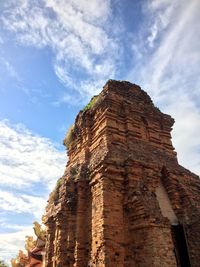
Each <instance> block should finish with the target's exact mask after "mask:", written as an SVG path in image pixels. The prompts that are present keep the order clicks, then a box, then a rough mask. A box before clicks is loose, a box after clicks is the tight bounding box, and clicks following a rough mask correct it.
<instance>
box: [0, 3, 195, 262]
mask: <svg viewBox="0 0 200 267" xmlns="http://www.w3.org/2000/svg"><path fill="white" fill-rule="evenodd" d="M199 9H200V2H199V1H198V0H192V1H187V0H178V1H171V0H140V1H138V0H137V1H136V0H125V1H120V0H113V1H111V0H110V1H109V0H93V1H90V2H89V1H87V0H76V1H75V0H68V1H67V0H18V1H15V0H6V1H3V0H2V1H0V26H1V27H0V93H1V97H0V258H2V259H5V260H8V259H9V258H10V257H12V256H14V255H15V254H16V253H17V251H18V249H19V248H23V241H24V238H25V235H27V234H29V233H30V232H31V228H32V222H33V221H35V220H40V217H41V215H42V213H43V211H44V207H45V205H46V200H47V197H48V194H49V192H50V190H51V189H52V188H53V187H54V185H55V182H56V180H57V179H58V178H59V177H60V176H61V175H62V173H63V170H64V166H65V164H66V160H67V157H66V152H65V149H64V147H63V146H62V140H63V137H64V135H65V132H66V130H67V128H68V127H69V126H70V125H71V124H72V123H73V121H74V118H75V116H76V114H77V113H78V111H79V110H80V109H82V108H83V107H84V105H85V104H86V103H87V102H88V101H89V99H90V98H91V96H93V95H94V94H97V93H98V92H100V91H101V88H102V86H103V85H104V84H105V83H106V81H107V80H108V79H119V80H129V81H131V82H133V83H136V84H139V85H140V86H141V87H142V88H143V89H144V90H146V91H147V92H148V93H149V95H150V96H151V97H152V99H153V101H154V103H155V104H156V105H157V106H158V107H159V108H160V109H161V110H162V111H163V112H166V113H168V114H170V115H172V116H173V117H174V118H175V120H176V123H175V125H174V129H173V133H172V135H173V144H174V146H175V148H176V151H177V152H178V159H179V162H180V163H181V164H182V165H183V166H185V167H187V168H189V169H190V170H192V171H194V172H196V173H197V174H200V160H199V159H200V157H199V156H200V155H199V154H200V135H199V127H200V98H199V94H200V73H199V72H200V51H199V47H200V38H199V36H200V27H199V23H200V17H199Z"/></svg>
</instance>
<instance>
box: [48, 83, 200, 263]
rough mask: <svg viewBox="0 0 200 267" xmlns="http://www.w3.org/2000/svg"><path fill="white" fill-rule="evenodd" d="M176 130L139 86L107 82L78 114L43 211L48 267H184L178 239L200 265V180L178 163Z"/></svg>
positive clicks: (192, 258) (193, 261)
mask: <svg viewBox="0 0 200 267" xmlns="http://www.w3.org/2000/svg"><path fill="white" fill-rule="evenodd" d="M173 123H174V120H173V119H172V118H171V117H170V116H169V115H166V114H163V113H162V112H161V111H160V110H159V109H158V108H156V107H155V106H154V105H153V103H152V101H151V99H150V97H149V96H148V95H147V94H146V93H145V92H144V91H143V90H142V89H141V88H140V87H139V86H137V85H134V84H131V83H129V82H119V81H112V80H110V81H108V82H107V83H106V85H105V86H104V88H103V91H102V92H101V93H100V95H99V96H98V98H97V100H96V102H95V104H94V105H93V106H92V107H90V108H89V109H88V110H85V111H81V112H80V113H79V114H78V116H77V118H76V121H75V127H74V130H73V138H72V140H71V143H70V144H69V149H68V157H69V161H68V163H67V167H66V170H65V173H64V176H63V177H64V182H63V183H62V185H61V186H60V188H59V192H58V195H59V197H58V200H57V201H54V202H53V203H52V201H51V202H49V204H48V206H47V210H46V215H45V220H46V226H47V242H46V262H45V265H46V266H47V267H72V266H73V267H151V266H152V267H161V266H162V267H182V266H183V267H184V265H183V264H182V263H181V257H182V255H181V249H180V247H179V248H178V245H177V243H178V241H177V235H182V237H181V238H183V240H184V242H185V248H186V250H187V253H188V255H187V256H188V260H189V262H190V266H191V267H199V266H200V265H199V264H200V181H199V177H198V176H196V175H195V174H193V173H191V172H190V171H188V170H186V169H185V168H183V167H182V166H180V165H179V164H178V162H177V157H176V152H175V151H174V148H173V146H172V143H171V134H170V132H171V129H172V126H173ZM188 141H189V140H188ZM172 225H174V226H172ZM175 225H180V227H182V228H181V229H183V230H184V231H182V232H183V233H181V234H180V233H176V234H174V230H172V229H176V226H175ZM175 231H176V230H175ZM185 266H189V265H185Z"/></svg>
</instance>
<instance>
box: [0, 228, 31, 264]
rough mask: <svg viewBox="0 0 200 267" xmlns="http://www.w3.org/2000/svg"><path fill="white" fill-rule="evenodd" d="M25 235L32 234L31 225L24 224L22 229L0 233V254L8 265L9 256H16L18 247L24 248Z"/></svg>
mask: <svg viewBox="0 0 200 267" xmlns="http://www.w3.org/2000/svg"><path fill="white" fill-rule="evenodd" d="M27 235H33V230H32V227H26V226H24V228H23V230H20V231H17V232H13V233H6V234H4V233H0V255H1V258H2V259H3V260H5V261H6V262H7V263H8V264H9V265H10V260H11V258H12V257H15V256H17V254H18V251H19V249H22V250H24V245H25V236H27Z"/></svg>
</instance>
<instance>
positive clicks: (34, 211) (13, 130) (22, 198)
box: [0, 120, 66, 260]
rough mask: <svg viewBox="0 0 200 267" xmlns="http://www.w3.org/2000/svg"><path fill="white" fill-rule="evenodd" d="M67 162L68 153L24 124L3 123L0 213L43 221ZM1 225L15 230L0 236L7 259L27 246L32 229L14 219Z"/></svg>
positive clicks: (0, 246) (0, 250)
mask: <svg viewBox="0 0 200 267" xmlns="http://www.w3.org/2000/svg"><path fill="white" fill-rule="evenodd" d="M65 163H66V156H65V152H61V151H60V150H59V149H58V148H57V147H56V145H55V144H53V143H52V142H51V141H50V140H49V139H47V138H44V137H41V136H39V135H37V134H34V133H32V132H31V131H30V130H28V129H27V128H26V127H25V126H24V125H21V124H17V125H13V124H11V123H9V122H8V121H6V120H3V121H0V211H1V213H2V212H3V213H4V216H5V215H6V214H7V213H8V214H15V217H17V216H18V215H20V214H21V215H23V216H27V215H28V216H29V217H30V220H31V218H32V221H34V220H37V221H40V219H41V216H42V214H43V213H44V209H45V206H46V203H47V202H46V201H47V197H48V192H49V191H50V190H52V188H53V187H54V185H55V183H56V180H57V178H58V177H59V176H61V175H62V174H63V171H64V166H65ZM38 194H41V195H40V196H38ZM0 226H1V229H4V231H8V230H9V232H10V231H12V233H5V234H0V255H1V256H2V257H3V259H6V260H8V259H9V258H10V257H11V255H15V254H16V253H17V251H18V250H19V249H20V248H23V247H24V239H25V235H27V234H30V228H27V226H26V225H24V226H23V227H21V226H20V225H18V224H16V221H15V219H14V220H12V221H11V220H9V219H7V220H6V221H3V220H0ZM16 230H18V232H16ZM19 230H20V231H19Z"/></svg>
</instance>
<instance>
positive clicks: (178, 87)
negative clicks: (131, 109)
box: [127, 0, 200, 174]
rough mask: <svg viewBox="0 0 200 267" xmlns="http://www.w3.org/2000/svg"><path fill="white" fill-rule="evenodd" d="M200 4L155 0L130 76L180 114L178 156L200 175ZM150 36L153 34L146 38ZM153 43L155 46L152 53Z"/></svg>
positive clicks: (177, 116)
mask: <svg viewBox="0 0 200 267" xmlns="http://www.w3.org/2000/svg"><path fill="white" fill-rule="evenodd" d="M199 8H200V2H199V1H198V0H194V1H190V2H188V1H168V0H163V1H157V0H155V1H151V2H150V5H149V6H148V8H146V9H145V12H146V14H145V15H146V17H147V20H148V19H149V18H150V21H151V24H150V27H149V28H144V29H143V31H142V32H140V35H142V36H143V38H141V40H142V41H141V42H139V43H136V42H135V43H134V44H133V46H134V51H137V54H139V55H140V58H139V60H138V61H137V64H135V66H134V68H133V70H131V71H130V72H129V74H128V75H127V77H128V79H129V80H133V81H134V82H137V83H138V84H140V85H141V86H142V87H143V88H144V89H145V90H147V91H148V92H149V94H150V95H151V97H152V98H153V100H154V102H156V104H157V105H159V106H160V107H161V109H162V111H164V112H166V113H169V114H171V115H172V116H173V117H174V118H175V126H174V130H173V133H172V134H173V143H174V146H175V148H176V150H177V152H178V158H179V161H180V163H181V164H182V165H183V166H185V167H187V168H189V169H191V170H192V171H194V172H196V173H197V174H200V161H199V160H198V159H199V147H200V135H199V132H198V131H199V130H198V129H199V127H200V106H199V100H198V96H199V94H200V79H199V78H198V77H199V76H200V72H199V62H200V53H199V47H200V39H199V36H200V28H199V27H198V25H199V23H200V18H199V14H198V10H199ZM152 17H153V18H154V19H153V20H152ZM159 21H163V24H162V23H158V22H159ZM149 30H150V31H152V32H151V35H150V36H149V35H148V33H149ZM146 36H148V38H149V39H148V38H147V42H144V40H145V38H146ZM155 40H157V42H155ZM148 45H151V46H152V48H151V49H152V51H151V52H150V53H149V49H148Z"/></svg>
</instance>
